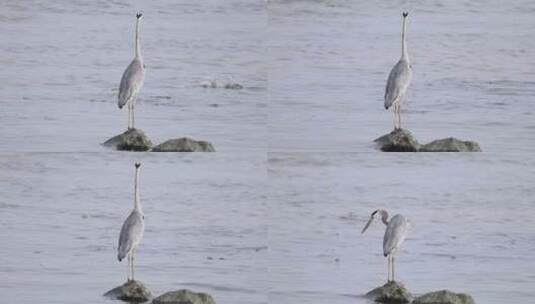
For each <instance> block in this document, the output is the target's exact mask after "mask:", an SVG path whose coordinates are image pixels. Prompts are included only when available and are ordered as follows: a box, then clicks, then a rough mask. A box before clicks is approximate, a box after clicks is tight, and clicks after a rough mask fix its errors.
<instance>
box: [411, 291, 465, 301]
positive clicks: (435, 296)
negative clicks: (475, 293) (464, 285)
mask: <svg viewBox="0 0 535 304" xmlns="http://www.w3.org/2000/svg"><path fill="white" fill-rule="evenodd" d="M412 303H413V304H475V302H474V299H473V298H472V296H470V295H468V294H465V293H454V292H451V291H449V290H439V291H433V292H429V293H426V294H424V295H422V296H420V297H417V298H416V299H414V302H412Z"/></svg>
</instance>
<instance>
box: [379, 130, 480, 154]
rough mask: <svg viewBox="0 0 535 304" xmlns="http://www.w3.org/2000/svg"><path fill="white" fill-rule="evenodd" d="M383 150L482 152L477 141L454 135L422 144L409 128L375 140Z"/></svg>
mask: <svg viewBox="0 0 535 304" xmlns="http://www.w3.org/2000/svg"><path fill="white" fill-rule="evenodd" d="M374 142H375V144H376V146H377V148H378V149H379V150H381V151H383V152H481V147H480V146H479V144H478V143H477V142H475V141H463V140H460V139H457V138H454V137H448V138H443V139H437V140H434V141H432V142H430V143H427V144H425V145H421V144H420V143H419V142H418V140H416V138H415V137H414V136H413V135H412V133H411V132H410V131H409V130H406V129H396V130H394V131H392V132H390V133H388V134H385V135H383V136H381V137H379V138H377V139H375V140H374Z"/></svg>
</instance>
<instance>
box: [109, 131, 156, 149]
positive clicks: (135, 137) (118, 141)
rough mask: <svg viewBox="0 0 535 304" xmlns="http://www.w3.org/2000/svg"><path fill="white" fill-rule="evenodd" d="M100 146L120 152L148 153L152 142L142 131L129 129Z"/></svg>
mask: <svg viewBox="0 0 535 304" xmlns="http://www.w3.org/2000/svg"><path fill="white" fill-rule="evenodd" d="M102 145H103V146H105V147H109V148H113V149H116V150H121V151H148V150H150V148H151V147H152V142H151V141H150V139H149V138H148V137H147V135H145V132H143V130H141V129H129V130H127V131H126V132H124V133H122V134H119V135H117V136H114V137H112V138H110V139H108V140H107V141H105V142H104V143H103V144H102Z"/></svg>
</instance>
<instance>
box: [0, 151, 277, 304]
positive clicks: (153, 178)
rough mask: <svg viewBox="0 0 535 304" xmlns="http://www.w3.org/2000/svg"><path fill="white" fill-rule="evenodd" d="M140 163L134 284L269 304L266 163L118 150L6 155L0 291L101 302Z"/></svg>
mask: <svg viewBox="0 0 535 304" xmlns="http://www.w3.org/2000/svg"><path fill="white" fill-rule="evenodd" d="M134 161H141V162H142V163H143V165H142V172H141V199H142V204H143V211H144V213H145V227H146V230H145V234H144V238H143V241H142V243H141V244H140V247H139V250H138V254H137V259H136V261H137V267H136V278H137V279H139V280H141V281H142V282H144V283H145V284H147V286H148V287H149V288H150V289H151V290H152V291H153V293H154V294H155V295H159V294H161V293H163V292H165V291H169V290H175V289H179V288H190V289H193V290H196V291H204V292H208V293H210V294H212V295H213V296H214V298H215V299H216V301H217V303H240V304H249V303H266V294H265V286H266V283H265V273H266V271H267V270H266V262H265V261H266V252H267V250H266V249H267V243H266V235H267V226H266V222H265V218H266V216H265V204H264V201H263V197H264V193H263V189H264V188H265V172H266V166H265V157H263V156H262V157H258V156H254V155H242V156H237V155H232V156H230V155H227V156H225V155H224V154H221V153H219V154H217V156H214V155H210V156H208V155H207V154H204V155H200V154H196V155H180V156H177V155H171V154H167V155H157V156H155V155H152V154H126V155H125V154H123V153H112V154H103V153H82V154H80V155H78V154H73V153H53V154H49V153H26V154H22V155H5V154H4V155H2V156H0V189H1V193H2V198H1V200H0V214H1V215H2V220H1V221H0V227H1V230H2V233H1V234H0V243H1V244H2V246H0V273H1V278H0V292H1V293H2V295H3V297H4V298H5V299H17V302H18V303H34V302H35V300H37V299H38V300H39V301H40V302H41V303H104V302H107V301H106V300H105V299H104V298H103V297H102V294H103V293H104V292H106V291H107V290H109V289H111V288H112V287H115V286H117V285H119V284H122V283H123V282H124V281H125V280H126V275H127V264H126V260H124V261H123V262H122V263H119V262H118V261H117V240H118V236H119V231H120V229H121V224H122V222H123V220H124V219H125V218H126V216H127V215H128V213H129V212H130V211H131V210H132V208H133V176H134V168H133V165H132V164H133V163H134Z"/></svg>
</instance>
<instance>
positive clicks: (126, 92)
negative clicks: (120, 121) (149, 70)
mask: <svg viewBox="0 0 535 304" xmlns="http://www.w3.org/2000/svg"><path fill="white" fill-rule="evenodd" d="M144 80H145V68H144V67H143V63H142V62H141V61H140V60H139V59H137V58H136V59H134V60H132V62H131V63H130V64H129V65H128V67H127V68H126V70H125V71H124V73H123V77H122V78H121V84H120V86H119V103H118V104H119V108H122V107H123V106H124V105H125V104H126V103H127V102H128V101H129V100H130V99H132V97H134V96H135V95H136V94H137V93H138V91H139V89H140V88H141V86H143V81H144Z"/></svg>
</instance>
